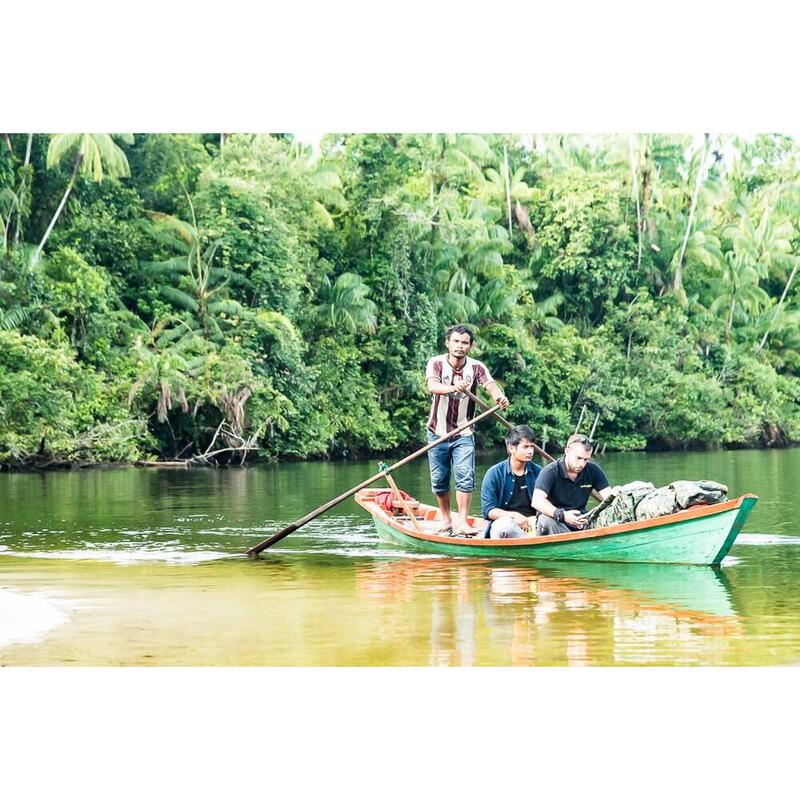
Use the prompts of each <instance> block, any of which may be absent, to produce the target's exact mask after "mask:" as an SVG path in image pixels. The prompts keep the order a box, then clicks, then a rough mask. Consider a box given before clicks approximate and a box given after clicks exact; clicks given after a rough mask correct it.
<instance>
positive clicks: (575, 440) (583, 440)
mask: <svg viewBox="0 0 800 800" xmlns="http://www.w3.org/2000/svg"><path fill="white" fill-rule="evenodd" d="M571 444H579V445H581V446H583V447H585V448H586V449H587V450H594V446H595V441H594V440H593V439H590V438H589V437H588V436H586V435H585V434H583V433H573V434H572V436H570V437H569V439H567V443H566V444H565V445H564V449H565V450H566V449H567V448H568V447H569V446H570V445H571Z"/></svg>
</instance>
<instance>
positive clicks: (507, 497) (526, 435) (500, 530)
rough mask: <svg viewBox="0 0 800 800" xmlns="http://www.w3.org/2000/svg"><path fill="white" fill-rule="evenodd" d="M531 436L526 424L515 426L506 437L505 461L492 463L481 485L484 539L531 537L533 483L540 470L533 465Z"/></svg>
mask: <svg viewBox="0 0 800 800" xmlns="http://www.w3.org/2000/svg"><path fill="white" fill-rule="evenodd" d="M535 447H536V445H535V444H534V434H533V431H532V430H531V429H530V428H529V427H528V426H527V425H517V426H516V427H514V428H512V429H511V430H510V431H509V432H508V435H507V436H506V450H507V451H508V458H507V459H506V460H505V461H501V462H500V463H499V464H495V465H494V466H493V467H491V468H490V469H489V470H488V471H487V473H486V474H485V475H484V476H483V483H481V513H482V514H483V516H484V518H485V519H487V520H488V521H489V524H488V526H487V527H486V531H485V533H484V537H485V538H487V539H519V538H522V537H523V536H533V535H534V534H535V529H536V512H535V511H534V510H533V506H532V505H531V500H532V498H533V489H534V484H535V483H536V478H537V476H538V475H539V473H540V472H541V470H542V468H541V467H540V466H539V465H538V464H535V463H534V462H533V460H532V459H533V454H534V448H535Z"/></svg>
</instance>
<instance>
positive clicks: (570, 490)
mask: <svg viewBox="0 0 800 800" xmlns="http://www.w3.org/2000/svg"><path fill="white" fill-rule="evenodd" d="M607 486H608V478H606V474H605V472H603V470H602V469H600V467H598V466H597V464H595V463H593V462H592V461H590V462H589V463H588V464H587V465H586V466H585V467H584V468H583V469H582V470H581V471H580V472H579V473H578V474H577V476H576V477H575V480H574V481H572V480H570V479H569V478H568V477H567V468H566V466H565V464H564V457H563V456H562V457H561V458H559V459H558V461H554V462H553V463H552V464H548V465H547V466H546V467H545V468H544V469H543V470H542V471H541V472H540V473H539V476H538V477H537V478H536V487H535V488H536V489H541V490H542V491H543V492H545V493H546V494H547V499H548V500H549V501H550V502H551V503H552V504H553V505H554V506H555V507H556V508H563V509H564V510H565V511H570V510H576V511H583V510H584V509H585V508H586V503H588V502H589V498H590V497H591V494H592V489H597V490H598V491H600V490H601V489H605V488H606V487H607Z"/></svg>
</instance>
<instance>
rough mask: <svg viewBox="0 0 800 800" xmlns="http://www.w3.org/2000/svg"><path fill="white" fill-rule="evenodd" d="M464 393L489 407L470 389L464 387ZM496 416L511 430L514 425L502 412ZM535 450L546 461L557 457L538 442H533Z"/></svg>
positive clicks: (480, 404) (481, 405)
mask: <svg viewBox="0 0 800 800" xmlns="http://www.w3.org/2000/svg"><path fill="white" fill-rule="evenodd" d="M464 394H465V395H466V396H467V397H469V398H470V400H474V401H475V402H476V403H477V404H478V405H479V406H480V407H481V408H484V409H486V408H489V404H488V403H487V402H485V401H484V400H481V399H480V397H478V396H477V395H476V394H473V393H472V392H471V391H470V390H469V389H464ZM495 417H496V418H497V419H498V420H499V421H500V422H502V423H503V425H505V426H506V428H508V429H509V430H511V429H512V428H513V427H514V426H513V425H512V424H511V423H510V422H509V421H508V420H507V419H506V418H505V417H502V416H500V414H495ZM533 451H534V452H535V453H536V454H537V455H539V456H541V457H542V458H543V459H544V460H545V461H549V462H553V461H555V459H554V458H553V456H551V455H550V453H548V452H547V451H546V450H542V448H541V447H539V445H538V444H536V442H534V443H533Z"/></svg>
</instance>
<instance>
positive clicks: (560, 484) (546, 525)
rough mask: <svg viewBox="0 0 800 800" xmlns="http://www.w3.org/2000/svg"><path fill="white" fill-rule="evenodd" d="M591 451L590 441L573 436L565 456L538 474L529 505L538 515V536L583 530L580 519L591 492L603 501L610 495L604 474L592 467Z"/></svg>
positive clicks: (582, 523)
mask: <svg viewBox="0 0 800 800" xmlns="http://www.w3.org/2000/svg"><path fill="white" fill-rule="evenodd" d="M593 450H594V443H593V442H592V441H591V439H589V437H588V436H584V435H583V434H580V433H576V434H574V435H572V436H570V437H569V439H568V440H567V446H566V447H565V448H564V455H563V456H562V457H561V458H559V459H558V461H554V462H553V463H552V464H548V465H547V466H546V467H545V468H544V469H543V470H542V471H541V472H540V473H539V476H538V477H537V478H536V486H535V487H534V490H533V500H532V505H533V507H534V508H535V509H536V510H537V511H538V512H539V516H538V517H537V519H536V532H537V533H538V534H539V535H540V536H547V535H549V534H551V533H566V532H567V531H574V530H579V529H580V528H583V527H584V525H585V522H584V521H583V520H582V519H581V515H582V514H584V513H585V512H586V503H587V502H588V501H589V497H590V496H591V494H592V489H596V490H597V491H598V492H599V493H600V496H601V497H602V498H603V499H604V500H605V498H606V497H607V496H608V494H609V493H610V492H611V489H610V487H609V485H608V478H606V475H605V473H604V472H603V470H602V469H600V467H598V466H597V464H593V463H591V458H592V451H593Z"/></svg>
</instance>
